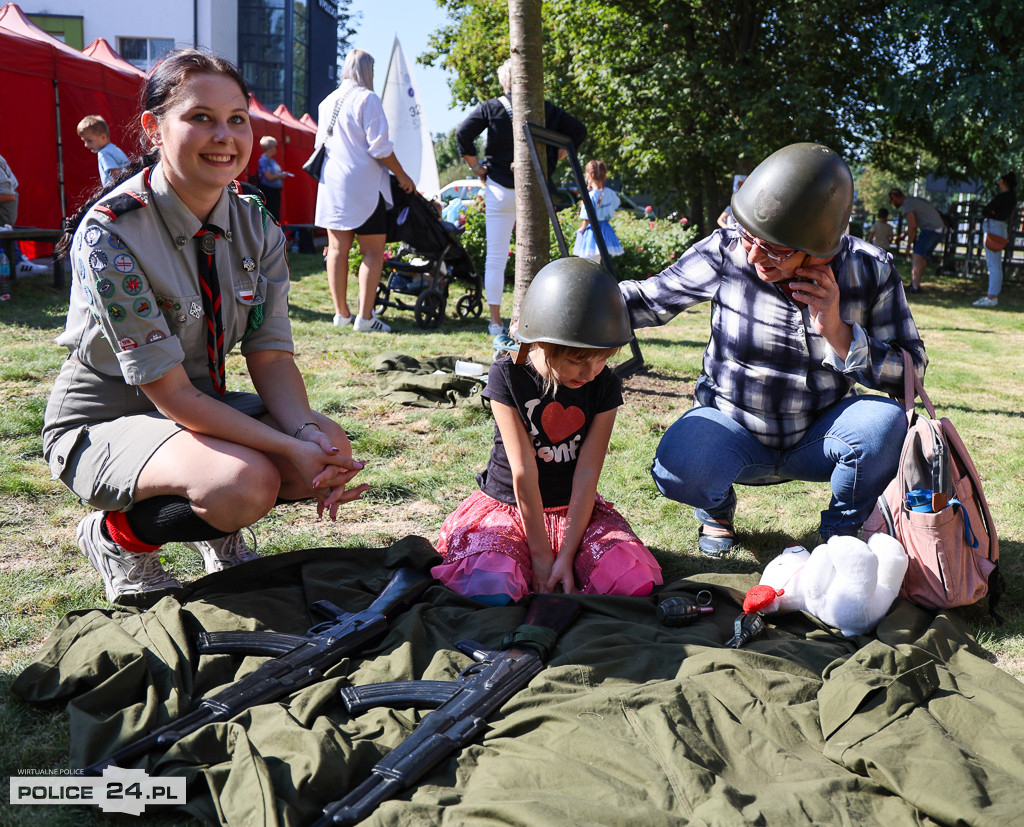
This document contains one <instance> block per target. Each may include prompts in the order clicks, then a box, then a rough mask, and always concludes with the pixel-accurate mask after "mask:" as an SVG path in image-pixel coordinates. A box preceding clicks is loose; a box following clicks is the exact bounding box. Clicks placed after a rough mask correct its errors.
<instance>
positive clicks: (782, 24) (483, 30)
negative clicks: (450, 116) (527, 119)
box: [426, 0, 897, 226]
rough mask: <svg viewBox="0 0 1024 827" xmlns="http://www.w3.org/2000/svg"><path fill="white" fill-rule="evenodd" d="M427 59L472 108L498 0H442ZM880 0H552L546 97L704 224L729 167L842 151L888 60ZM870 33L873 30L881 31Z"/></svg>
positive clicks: (481, 84) (486, 63) (604, 150)
mask: <svg viewBox="0 0 1024 827" xmlns="http://www.w3.org/2000/svg"><path fill="white" fill-rule="evenodd" d="M442 5H443V6H444V7H445V8H446V9H447V10H448V12H449V16H450V18H451V20H452V24H451V25H450V26H448V27H446V28H444V29H442V30H441V31H439V32H438V33H436V35H435V36H434V38H432V41H431V44H432V47H433V52H432V53H430V54H428V55H427V56H426V59H427V60H431V61H435V60H436V61H439V62H441V64H442V65H443V66H445V67H446V68H449V69H451V70H454V71H455V73H456V75H457V80H456V81H455V82H454V83H453V86H452V92H453V95H454V96H455V98H456V100H459V101H462V102H464V103H470V102H471V101H472V100H474V99H475V96H477V95H478V94H479V93H480V92H481V91H482V90H484V89H487V90H488V91H489V90H490V83H491V80H490V79H491V77H493V74H492V73H493V69H494V66H495V65H496V64H495V63H494V58H493V56H494V55H495V54H496V53H498V49H499V44H500V43H501V41H502V37H503V34H504V32H505V31H506V29H505V28H504V24H503V21H502V20H501V4H500V3H499V2H496V0H442ZM887 8H888V2H883V0H827V2H826V0H778V2H766V1H765V0H724V2H718V3H709V2H707V0H548V2H547V3H545V5H544V60H545V67H546V68H545V92H546V95H547V97H548V98H549V99H550V100H552V101H554V102H555V103H558V104H559V105H561V106H563V107H564V108H566V109H568V110H569V111H571V112H574V113H575V114H577V115H578V116H579V117H581V118H582V119H584V120H585V121H586V123H587V126H588V128H589V130H590V137H589V138H588V143H587V147H586V149H587V153H588V154H589V155H590V156H591V157H601V158H603V159H604V160H605V161H606V162H608V164H609V166H610V168H611V170H612V172H613V174H617V175H619V176H621V178H622V180H623V186H624V187H626V188H629V189H631V190H634V191H636V190H641V189H643V190H646V191H648V192H650V193H652V194H654V195H655V196H660V197H661V198H662V199H664V198H671V199H672V200H674V201H675V202H676V206H678V207H681V208H683V209H685V210H686V211H687V212H688V214H689V215H691V216H692V217H694V218H698V220H701V219H702V220H703V222H704V223H705V226H712V222H713V218H714V216H717V215H718V213H719V212H720V210H721V207H722V205H723V204H724V203H725V202H726V200H727V198H728V193H729V184H730V180H731V176H732V173H733V172H748V171H749V170H750V169H751V168H752V167H753V166H754V165H755V164H756V163H757V162H758V161H760V160H761V159H762V158H764V157H765V156H766V155H768V154H770V153H771V152H773V151H775V150H776V149H778V148H779V147H780V146H783V145H785V144H788V143H792V142H794V141H800V140H812V141H817V142H820V143H824V144H828V145H830V146H833V147H834V148H836V149H837V150H838V151H840V152H843V153H844V154H846V155H848V156H849V155H852V154H853V153H854V151H855V149H856V148H858V147H859V145H860V143H861V140H862V135H863V132H864V129H865V124H866V123H867V122H869V121H870V118H871V116H872V113H873V111H874V109H875V107H874V104H873V102H872V100H871V99H870V92H871V91H872V90H875V89H877V88H878V86H879V84H880V83H881V79H882V77H883V76H884V74H885V70H884V67H885V65H886V64H887V63H888V62H890V61H891V60H892V59H894V58H895V56H896V54H897V52H896V51H895V43H896V40H895V38H894V37H886V36H885V34H884V33H885V32H886V31H888V30H889V28H890V27H891V21H890V19H889V14H888V12H887ZM876 33H878V34H877V35H876Z"/></svg>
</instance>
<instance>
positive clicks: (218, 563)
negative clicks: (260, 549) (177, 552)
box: [185, 528, 260, 574]
mask: <svg viewBox="0 0 1024 827" xmlns="http://www.w3.org/2000/svg"><path fill="white" fill-rule="evenodd" d="M244 530H245V531H248V532H249V535H250V536H251V537H252V544H253V545H254V546H255V545H256V534H255V533H254V532H253V530H252V529H251V528H248V529H244ZM185 545H186V546H188V547H189V548H190V549H192V550H193V551H198V552H199V553H200V554H201V555H203V565H204V566H205V567H206V573H207V574H213V573H214V572H215V571H224V569H229V568H231V567H232V566H237V565H238V564H239V563H251V562H252V561H253V560H259V559H260V556H259V555H258V554H257V553H256V550H255V549H254V548H249V546H248V545H247V544H246V542H245V537H243V536H242V532H241V531H236V532H235V533H234V534H229V535H227V537H218V538H217V539H216V540H195V541H193V542H191V543H185Z"/></svg>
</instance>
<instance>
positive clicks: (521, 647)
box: [314, 594, 580, 827]
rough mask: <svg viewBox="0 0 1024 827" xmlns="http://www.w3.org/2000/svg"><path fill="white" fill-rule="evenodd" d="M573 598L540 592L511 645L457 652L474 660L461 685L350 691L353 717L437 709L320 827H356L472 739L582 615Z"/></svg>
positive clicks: (469, 644)
mask: <svg viewBox="0 0 1024 827" xmlns="http://www.w3.org/2000/svg"><path fill="white" fill-rule="evenodd" d="M579 610H580V609H579V604H578V603H577V602H576V601H574V600H572V599H570V598H567V597H560V596H556V595H546V594H545V595H537V596H535V597H534V598H533V602H532V603H531V604H530V609H529V611H528V612H527V615H526V619H525V621H524V622H523V625H522V626H520V627H519V628H518V629H516V630H515V631H514V632H512V633H511V634H510V635H509V636H508V637H507V638H506V639H505V641H504V643H503V646H505V647H506V648H505V649H504V650H495V649H487V648H486V647H484V646H483V645H481V644H479V643H477V642H476V641H473V640H460V641H459V642H458V643H456V644H455V648H456V649H458V650H459V651H460V652H462V653H463V654H466V655H469V656H470V657H471V658H473V660H474V661H475V663H473V664H471V665H470V666H469V667H467V668H466V669H465V670H464V671H463V672H462V674H461V675H459V678H458V680H456V681H391V682H388V683H378V684H370V685H369V686H353V687H344V688H343V689H342V690H341V697H342V700H343V701H344V702H345V706H346V707H347V708H348V711H349V713H350V714H352V715H358V714H359V713H360V712H364V711H365V710H367V709H371V708H373V707H375V706H403V707H416V708H423V709H433V711H432V712H430V713H428V714H427V715H425V716H424V718H423V720H422V721H420V723H419V726H417V727H416V729H415V730H414V731H413V733H412V734H411V735H409V737H407V738H406V739H405V740H404V741H402V743H401V744H399V745H398V746H397V747H395V748H394V749H393V750H392V751H391V752H389V753H388V754H387V755H386V756H385V757H384V758H383V759H381V760H380V761H379V762H377V765H376V766H375V767H374V768H373V769H372V770H371V775H370V777H369V778H367V779H366V780H365V781H363V782H362V783H361V784H359V785H358V786H357V787H354V788H353V789H352V790H351V791H350V792H349V793H348V794H347V795H345V797H344V798H341V799H339V800H338V801H335V802H332V803H331V804H328V805H327V806H326V807H324V811H323V816H322V817H321V818H320V819H319V820H317V821H316V822H315V824H314V827H324V825H331V824H355V823H356V822H359V821H362V820H363V819H365V818H367V817H368V816H369V815H370V814H371V813H372V812H373V811H374V810H375V809H376V808H377V805H379V804H380V803H381V802H383V801H386V800H387V799H389V798H391V797H392V796H394V795H396V794H397V793H400V792H401V791H402V790H405V789H407V788H409V787H411V786H412V785H413V784H415V783H416V782H417V781H418V780H419V779H420V778H422V777H423V776H424V775H426V774H427V773H428V772H429V771H430V770H432V769H433V768H434V767H436V766H437V765H438V764H440V763H441V762H442V761H444V759H445V758H447V757H448V756H449V755H450V754H451V753H453V752H455V751H457V750H459V749H461V748H462V747H464V746H465V745H466V744H468V743H469V742H470V741H472V740H473V739H474V738H475V737H476V735H477V733H479V732H480V730H482V729H483V728H484V726H486V724H487V718H488V717H489V716H490V715H491V713H493V712H494V711H495V710H497V709H499V708H500V707H501V706H503V705H504V704H505V702H506V701H507V700H508V699H509V698H511V697H512V696H513V695H515V694H516V693H517V692H519V690H520V689H522V688H523V687H525V686H526V685H527V684H528V683H529V682H530V681H531V680H532V679H533V678H534V676H535V675H537V674H538V673H539V672H540V671H541V670H542V669H543V668H544V660H545V658H547V656H548V655H549V654H550V652H551V649H553V648H554V645H555V641H556V640H557V639H558V636H559V635H560V634H561V633H562V632H563V631H565V629H567V628H568V627H569V625H570V624H571V623H572V622H573V621H574V620H575V619H576V615H577V614H579Z"/></svg>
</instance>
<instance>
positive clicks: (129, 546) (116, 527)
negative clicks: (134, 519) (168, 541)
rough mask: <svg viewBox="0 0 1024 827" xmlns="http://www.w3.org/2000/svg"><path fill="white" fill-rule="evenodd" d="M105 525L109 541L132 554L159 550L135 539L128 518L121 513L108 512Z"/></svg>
mask: <svg viewBox="0 0 1024 827" xmlns="http://www.w3.org/2000/svg"><path fill="white" fill-rule="evenodd" d="M106 525H107V534H109V535H110V539H111V540H113V541H114V542H115V543H117V544H118V545H119V546H120V547H121V548H123V549H124V550H125V551H130V552H131V553H132V554H144V553H146V552H150V551H156V550H157V549H158V548H160V546H151V545H150V544H149V543H144V542H142V540H140V539H139V538H138V537H136V536H135V532H134V531H132V530H131V527H130V526H129V525H128V516H127V515H126V514H125V512H123V511H108V512H107V519H106Z"/></svg>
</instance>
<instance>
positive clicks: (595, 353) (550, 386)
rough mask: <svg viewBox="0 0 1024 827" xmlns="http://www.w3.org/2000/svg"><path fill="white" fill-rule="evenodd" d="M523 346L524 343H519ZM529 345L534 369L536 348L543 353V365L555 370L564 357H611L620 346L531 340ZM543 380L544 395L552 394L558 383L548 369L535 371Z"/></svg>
mask: <svg viewBox="0 0 1024 827" xmlns="http://www.w3.org/2000/svg"><path fill="white" fill-rule="evenodd" d="M520 347H524V345H520ZM529 347H530V353H529V355H528V358H529V359H530V361H531V363H532V364H533V367H534V369H535V370H536V368H537V365H536V363H534V362H533V355H534V353H535V351H536V349H540V350H541V351H542V352H543V354H544V363H545V365H550V366H552V367H554V368H555V369H556V370H557V369H558V365H559V364H560V363H562V362H564V361H565V360H566V359H611V358H612V357H613V356H614V355H615V354H616V353H618V352H619V350H620V348H617V347H574V346H573V345H559V344H555V343H554V342H533V343H532V344H531V345H529ZM537 373H538V375H539V376H540V378H541V380H542V381H543V383H544V384H543V386H542V391H543V394H544V396H549V395H550V396H554V395H555V393H556V392H557V391H558V388H559V384H558V382H556V381H555V378H554V376H552V375H551V373H550V371H544V372H543V373H542V372H541V371H539V370H538V371H537Z"/></svg>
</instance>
